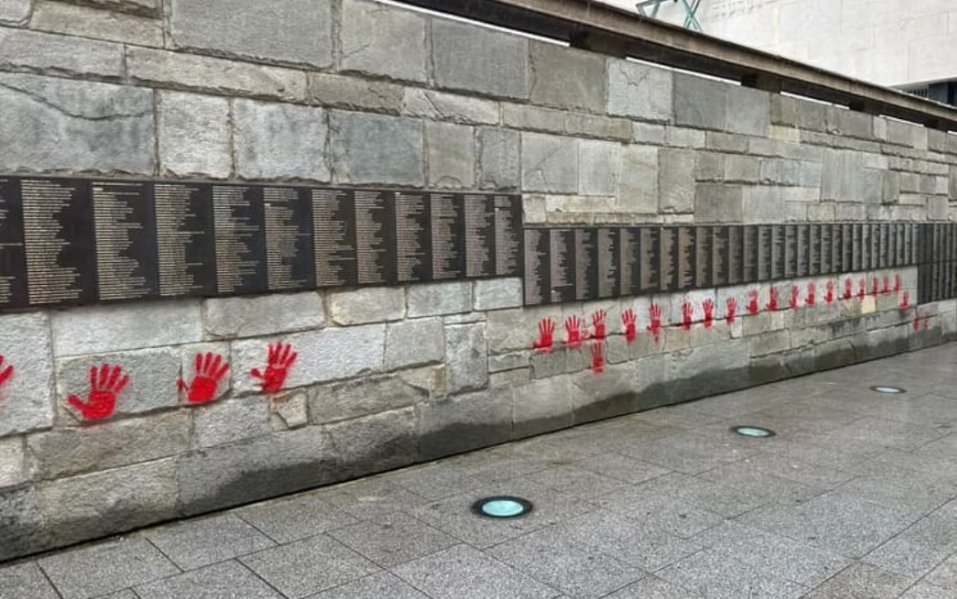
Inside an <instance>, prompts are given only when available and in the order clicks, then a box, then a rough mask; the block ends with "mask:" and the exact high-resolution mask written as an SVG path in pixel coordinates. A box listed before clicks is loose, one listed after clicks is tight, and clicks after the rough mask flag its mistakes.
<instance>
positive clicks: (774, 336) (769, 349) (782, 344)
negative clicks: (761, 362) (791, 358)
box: [749, 330, 791, 357]
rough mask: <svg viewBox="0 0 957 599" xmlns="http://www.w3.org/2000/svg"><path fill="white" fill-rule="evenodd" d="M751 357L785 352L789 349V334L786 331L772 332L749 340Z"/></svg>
mask: <svg viewBox="0 0 957 599" xmlns="http://www.w3.org/2000/svg"><path fill="white" fill-rule="evenodd" d="M749 342H750V344H751V355H752V356H755V357H756V356H765V355H767V354H776V353H780V352H783V351H787V350H788V349H789V348H790V347H791V333H790V331H788V330H781V331H774V332H771V333H765V334H763V335H755V336H754V337H750V338H749Z"/></svg>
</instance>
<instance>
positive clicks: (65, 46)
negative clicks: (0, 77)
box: [0, 28, 123, 79]
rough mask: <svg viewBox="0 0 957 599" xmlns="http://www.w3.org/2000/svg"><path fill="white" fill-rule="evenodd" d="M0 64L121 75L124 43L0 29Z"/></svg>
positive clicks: (59, 71)
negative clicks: (122, 44)
mask: <svg viewBox="0 0 957 599" xmlns="http://www.w3.org/2000/svg"><path fill="white" fill-rule="evenodd" d="M0 64H2V65H4V67H6V68H8V69H9V68H15V69H24V68H26V69H31V70H37V71H43V72H46V73H49V74H51V75H52V74H65V75H97V76H100V77H105V78H110V79H119V78H121V77H122V76H123V46H121V45H119V44H113V43H109V42H101V41H96V40H90V39H85V38H82V37H64V36H62V35H50V34H47V33H38V32H34V31H25V30H22V29H7V28H4V29H0Z"/></svg>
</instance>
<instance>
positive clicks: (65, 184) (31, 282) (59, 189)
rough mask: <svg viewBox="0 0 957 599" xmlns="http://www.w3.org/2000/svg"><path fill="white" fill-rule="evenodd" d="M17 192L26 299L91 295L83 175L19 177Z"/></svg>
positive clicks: (90, 239) (91, 250)
mask: <svg viewBox="0 0 957 599" xmlns="http://www.w3.org/2000/svg"><path fill="white" fill-rule="evenodd" d="M20 197H21V198H22V207H23V243H24V246H25V249H26V262H27V277H26V278H27V282H28V293H27V294H28V298H29V303H30V305H31V306H42V305H47V304H82V303H88V302H93V301H96V298H97V296H98V294H97V289H96V248H95V246H94V240H95V238H94V236H93V235H94V233H93V206H92V201H91V198H90V183H89V181H83V180H79V179H41V178H24V179H21V180H20Z"/></svg>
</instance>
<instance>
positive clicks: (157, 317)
mask: <svg viewBox="0 0 957 599" xmlns="http://www.w3.org/2000/svg"><path fill="white" fill-rule="evenodd" d="M50 324H51V328H52V330H53V352H54V355H56V356H57V357H58V358H61V357H64V356H75V355H79V354H97V353H105V352H109V351H122V350H127V349H137V348H142V347H158V346H163V345H175V344H182V343H196V342H198V341H201V340H202V339H203V323H202V318H201V315H200V303H199V300H173V301H171V300H166V301H162V302H137V303H132V304H123V305H122V306H87V307H82V308H72V309H69V310H62V311H56V312H53V313H52V314H51V320H50Z"/></svg>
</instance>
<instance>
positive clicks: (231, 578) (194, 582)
mask: <svg viewBox="0 0 957 599" xmlns="http://www.w3.org/2000/svg"><path fill="white" fill-rule="evenodd" d="M134 590H135V591H136V594H137V595H138V596H139V598H140V599H187V598H188V599H233V598H237V599H238V598H239V597H242V599H282V595H280V594H279V593H277V592H276V591H275V590H274V589H271V588H270V587H269V585H268V584H266V583H265V582H263V581H262V580H260V579H259V578H258V577H256V575H255V574H253V573H252V572H250V571H249V570H247V569H246V568H244V567H243V566H242V565H240V564H238V563H237V562H235V561H228V562H220V563H218V564H213V565H212V566H206V567H205V568H201V569H199V570H192V571H190V572H187V573H185V574H180V575H179V576H173V577H170V578H164V579H163V580H157V581H156V582H151V583H148V584H144V585H140V586H137V587H135V588H134Z"/></svg>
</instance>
